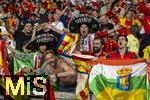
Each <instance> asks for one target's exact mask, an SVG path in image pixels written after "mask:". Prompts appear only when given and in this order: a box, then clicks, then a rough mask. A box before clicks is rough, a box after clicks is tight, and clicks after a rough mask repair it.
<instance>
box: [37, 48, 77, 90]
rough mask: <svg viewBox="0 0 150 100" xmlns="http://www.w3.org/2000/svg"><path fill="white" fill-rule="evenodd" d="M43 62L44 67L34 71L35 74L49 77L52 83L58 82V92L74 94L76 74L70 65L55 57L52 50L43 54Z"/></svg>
mask: <svg viewBox="0 0 150 100" xmlns="http://www.w3.org/2000/svg"><path fill="white" fill-rule="evenodd" d="M45 61H46V64H44V65H45V66H44V65H43V66H42V67H41V68H39V69H38V70H37V71H36V72H37V74H47V75H49V76H50V79H51V80H52V81H53V82H55V81H57V82H58V84H57V86H58V88H59V90H60V91H63V92H74V91H75V87H76V86H75V83H76V78H77V74H76V73H75V70H74V69H73V68H72V65H71V64H70V63H69V62H66V61H65V60H64V59H63V58H58V57H56V56H55V53H54V52H53V51H52V50H50V51H48V52H47V53H46V54H45Z"/></svg>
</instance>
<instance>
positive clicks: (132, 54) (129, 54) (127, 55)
mask: <svg viewBox="0 0 150 100" xmlns="http://www.w3.org/2000/svg"><path fill="white" fill-rule="evenodd" d="M106 58H120V59H136V58H138V57H137V55H136V53H135V52H129V51H128V50H126V52H125V54H124V55H120V53H119V51H118V50H117V51H115V52H111V53H110V54H108V56H107V57H106Z"/></svg>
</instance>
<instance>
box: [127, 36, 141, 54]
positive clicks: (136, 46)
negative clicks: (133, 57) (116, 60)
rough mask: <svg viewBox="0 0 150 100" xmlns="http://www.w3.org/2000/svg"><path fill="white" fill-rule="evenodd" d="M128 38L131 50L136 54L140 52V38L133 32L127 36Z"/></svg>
mask: <svg viewBox="0 0 150 100" xmlns="http://www.w3.org/2000/svg"><path fill="white" fill-rule="evenodd" d="M127 38H128V48H129V51H130V52H135V53H136V54H138V52H139V46H140V44H139V40H138V39H137V38H136V37H135V36H134V35H132V34H129V35H128V36H127Z"/></svg>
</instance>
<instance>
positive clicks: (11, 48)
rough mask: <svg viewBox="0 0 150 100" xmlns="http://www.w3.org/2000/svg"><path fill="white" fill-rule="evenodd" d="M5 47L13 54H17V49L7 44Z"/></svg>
mask: <svg viewBox="0 0 150 100" xmlns="http://www.w3.org/2000/svg"><path fill="white" fill-rule="evenodd" d="M5 47H6V48H8V49H9V50H10V51H11V52H13V53H15V49H14V48H13V47H11V46H10V45H8V44H5Z"/></svg>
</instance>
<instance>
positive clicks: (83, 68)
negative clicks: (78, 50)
mask: <svg viewBox="0 0 150 100" xmlns="http://www.w3.org/2000/svg"><path fill="white" fill-rule="evenodd" d="M94 58H95V57H93V56H89V55H80V54H73V56H72V59H73V61H74V62H75V64H76V70H77V71H78V78H77V87H76V99H80V100H87V99H88V94H89V91H90V90H89V84H88V79H89V73H90V71H91V69H92V64H94V61H91V60H92V59H94Z"/></svg>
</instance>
